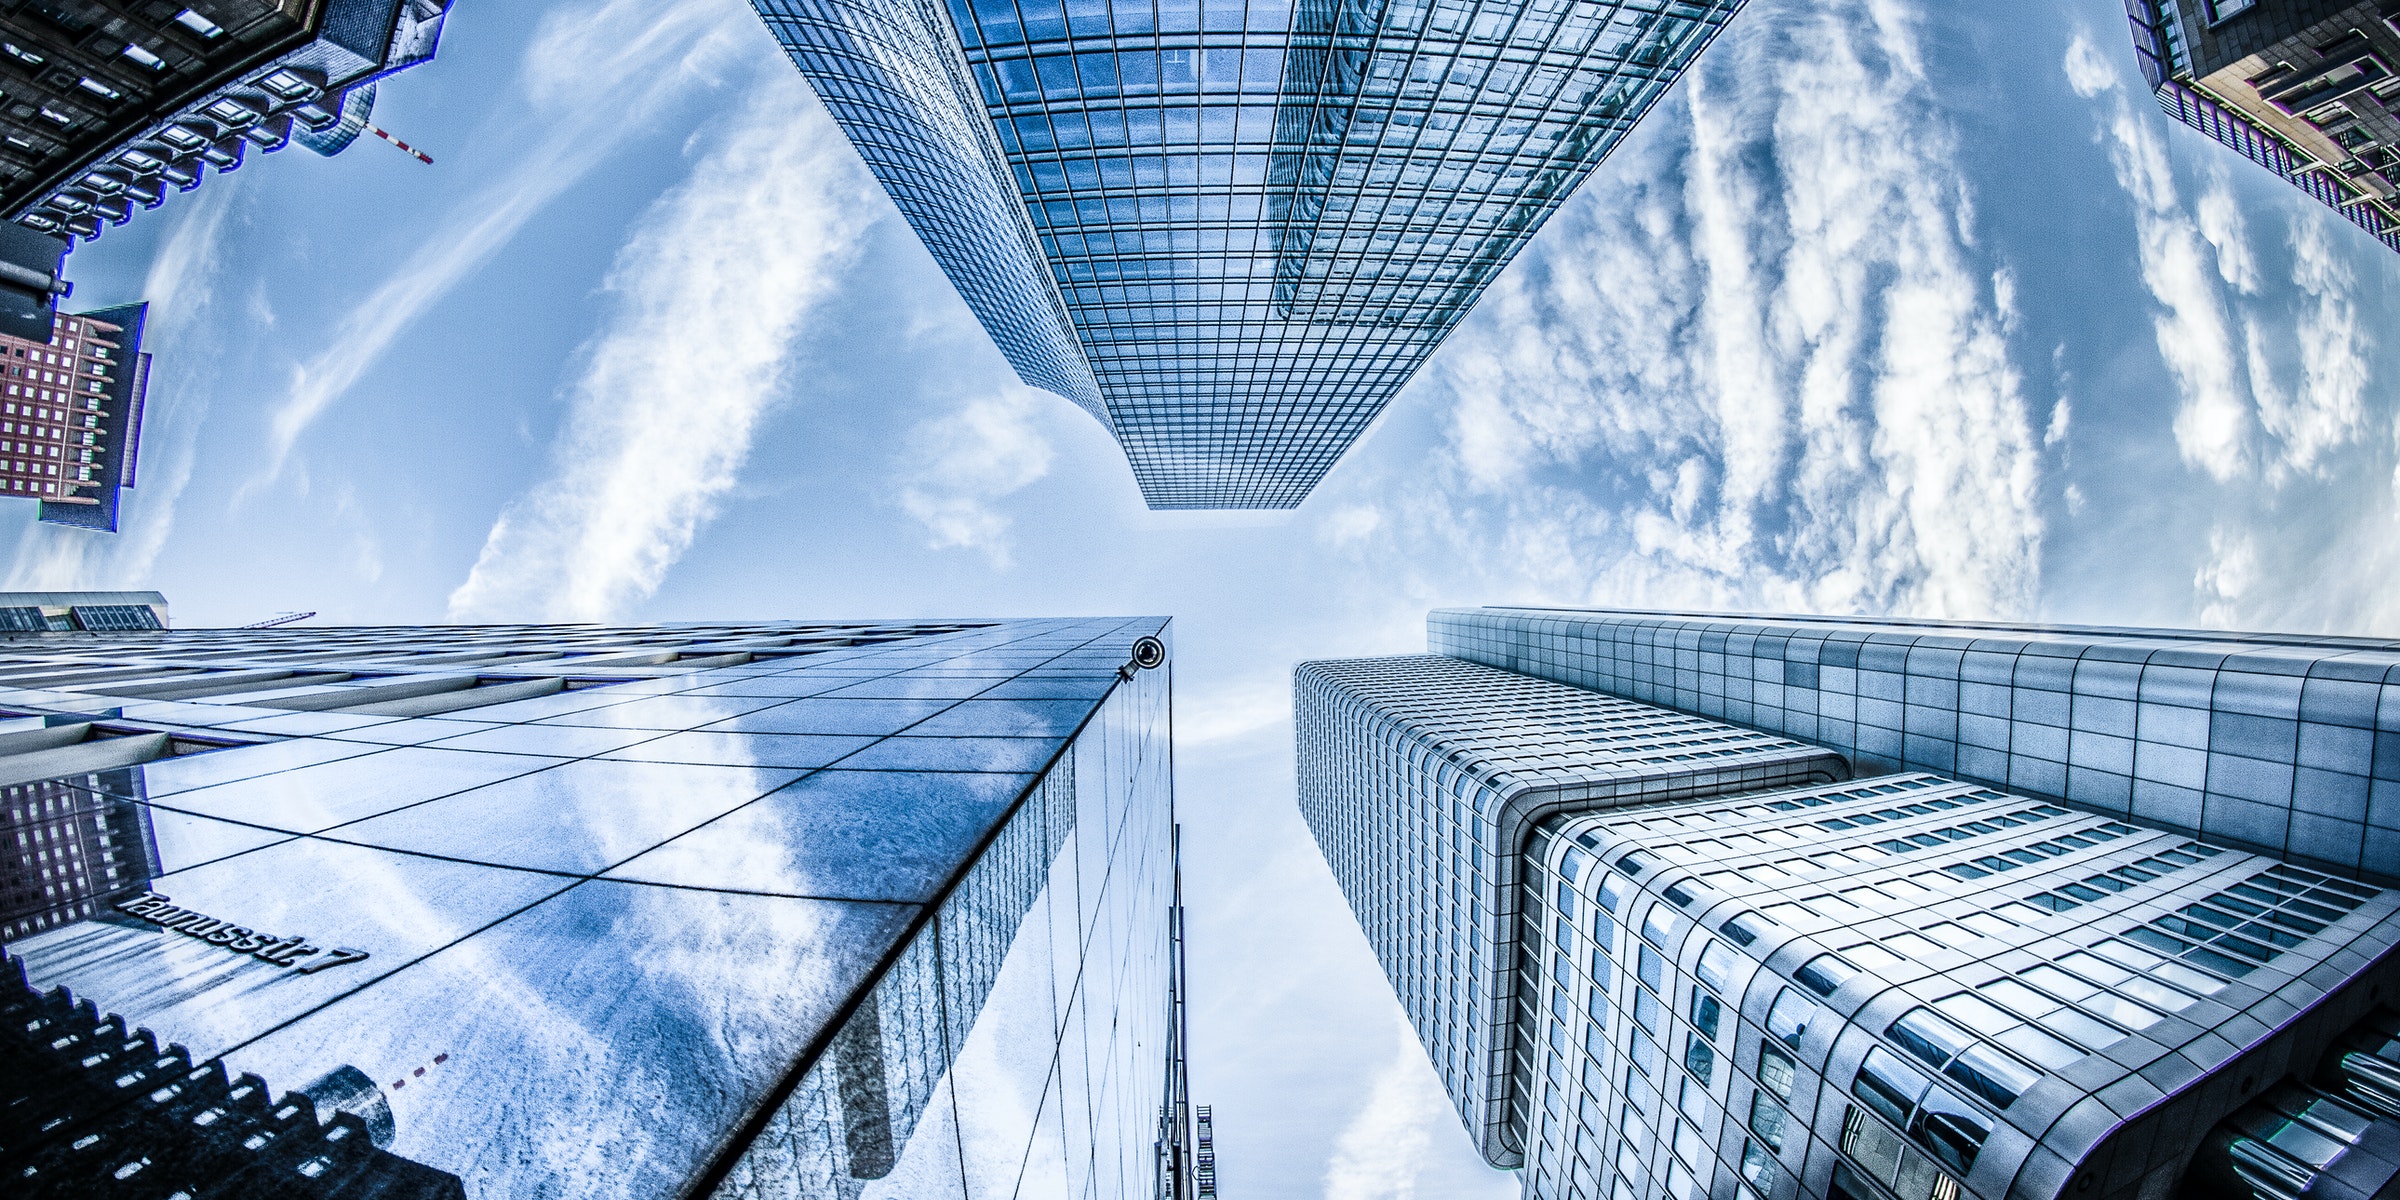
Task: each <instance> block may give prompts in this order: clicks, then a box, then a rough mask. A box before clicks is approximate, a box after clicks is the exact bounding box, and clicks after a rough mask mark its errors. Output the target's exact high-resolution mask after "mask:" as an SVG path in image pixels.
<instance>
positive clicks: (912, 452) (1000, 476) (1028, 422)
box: [898, 387, 1052, 568]
mask: <svg viewBox="0 0 2400 1200" xmlns="http://www.w3.org/2000/svg"><path fill="white" fill-rule="evenodd" d="M1046 397H1047V393H1044V392H1037V391H1034V390H1033V389H1031V388H1024V387H1017V388H1011V389H1009V390H1007V391H1003V392H1000V393H998V394H995V395H990V396H981V397H977V398H975V399H972V400H969V401H967V402H966V403H964V404H962V405H960V406H959V408H958V409H957V411H955V412H952V413H950V414H949V415H947V416H943V417H938V418H935V419H933V420H930V421H925V422H921V423H920V424H918V425H917V427H916V428H915V429H914V430H912V431H911V432H910V434H909V438H908V452H907V457H906V459H905V460H904V461H905V462H906V464H907V465H906V466H905V467H903V469H902V471H901V476H900V479H901V482H900V486H899V491H898V499H899V502H900V507H901V509H902V510H903V511H905V512H907V513H908V515H909V516H911V517H914V518H916V520H917V521H918V522H919V523H921V524H923V525H924V526H925V530H926V534H927V537H926V543H925V544H926V545H927V546H928V547H930V548H932V549H935V550H946V549H952V548H965V549H973V550H979V551H981V552H982V553H983V555H984V557H986V558H988V559H990V560H991V563H992V565H993V566H994V567H1000V568H1006V567H1007V566H1008V565H1009V562H1010V544H1009V526H1010V524H1011V522H1010V520H1009V518H1008V517H1007V516H1005V515H1003V514H1002V513H1000V512H999V511H997V510H996V509H995V508H994V507H993V502H994V501H997V500H999V499H1000V498H1001V497H1004V496H1007V495H1009V494H1011V493H1013V492H1015V491H1017V490H1018V489H1020V488H1023V487H1024V486H1026V485H1027V484H1030V483H1032V482H1033V481H1034V480H1037V479H1040V478H1041V477H1042V476H1044V475H1047V474H1049V473H1050V460H1051V457H1052V455H1051V449H1050V442H1049V439H1047V438H1045V437H1043V436H1042V433H1041V430H1040V429H1039V428H1037V427H1036V421H1037V420H1038V417H1039V413H1040V411H1041V406H1042V405H1044V404H1046V403H1048V402H1049V401H1048V400H1047V399H1046Z"/></svg>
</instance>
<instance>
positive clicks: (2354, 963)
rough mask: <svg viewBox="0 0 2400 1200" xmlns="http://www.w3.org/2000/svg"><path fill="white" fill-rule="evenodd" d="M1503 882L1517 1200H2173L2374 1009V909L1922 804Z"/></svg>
mask: <svg viewBox="0 0 2400 1200" xmlns="http://www.w3.org/2000/svg"><path fill="white" fill-rule="evenodd" d="M1777 833H1782V834H1785V835H1789V836H1790V837H1794V838H1796V839H1797V841H1796V842H1795V843H1787V844H1782V845H1778V844H1777V842H1778V841H1779V840H1780V839H1778V838H1777V837H1776V836H1775V835H1776V834H1777ZM1962 835H1963V836H1962ZM1910 839H1916V840H1915V841H1912V840H1910ZM1925 840H1932V841H1934V842H1935V844H1934V845H1932V846H1924V845H1920V844H1918V842H1921V841H1925ZM1796 847H1804V848H1805V849H1806V850H1808V851H1809V853H1808V854H1807V855H1806V856H1802V855H1799V854H1797V853H1795V849H1796ZM1526 855H1527V858H1528V859H1529V860H1530V864H1535V865H1529V866H1528V868H1527V869H1526V871H1525V875H1524V880H1525V890H1526V907H1527V910H1528V915H1529V916H1531V917H1533V918H1534V923H1535V924H1536V925H1538V927H1539V928H1540V929H1541V930H1542V931H1543V933H1544V934H1545V935H1546V937H1545V941H1544V943H1543V944H1542V948H1543V950H1545V951H1546V953H1535V954H1529V955H1527V956H1526V961H1525V963H1524V965H1523V966H1522V967H1521V969H1520V970H1521V977H1522V979H1523V981H1524V982H1523V984H1522V986H1524V987H1526V988H1528V989H1531V991H1532V995H1533V996H1534V997H1536V998H1537V1000H1536V1002H1535V1003H1534V1004H1532V1005H1530V1006H1520V1007H1519V1012H1520V1013H1527V1012H1530V1014H1531V1017H1530V1020H1531V1022H1532V1024H1533V1028H1532V1029H1531V1030H1530V1031H1529V1032H1531V1033H1532V1036H1531V1037H1530V1038H1528V1039H1527V1040H1528V1041H1529V1042H1530V1043H1531V1044H1533V1045H1534V1046H1535V1047H1537V1056H1538V1063H1537V1065H1535V1066H1534V1068H1533V1075H1534V1077H1535V1078H1536V1079H1538V1080H1541V1081H1542V1087H1543V1088H1544V1089H1545V1091H1544V1103H1543V1105H1542V1107H1541V1108H1540V1109H1538V1110H1537V1112H1538V1113H1539V1116H1538V1117H1537V1118H1535V1124H1534V1125H1533V1126H1532V1127H1531V1128H1529V1130H1528V1141H1529V1142H1530V1143H1532V1145H1533V1146H1534V1147H1535V1148H1534V1149H1533V1150H1532V1151H1530V1152H1529V1155H1528V1158H1529V1160H1530V1165H1531V1168H1532V1169H1531V1170H1530V1171H1529V1172H1528V1175H1527V1184H1528V1186H1527V1195H1529V1196H1539V1197H1567V1196H1588V1197H1597V1196H1608V1195H1631V1196H1637V1197H1638V1196H1657V1195H1661V1194H1663V1195H1665V1196H1667V1197H1669V1198H1671V1200H1699V1197H1702V1196H1710V1197H1715V1198H1717V1200H1731V1198H1734V1197H1754V1198H1757V1200H1784V1198H1786V1197H1798V1196H1836V1197H1845V1198H1847V1200H1888V1198H1890V1197H1897V1198H1898V1200H1950V1198H1952V1197H1956V1196H1958V1195H1961V1194H1965V1195H1970V1196H1978V1197H1991V1198H1993V1200H1998V1198H2000V1197H2052V1196H2088V1197H2093V1198H2094V1200H2120V1198H2127V1200H2129V1198H2131V1197H2135V1196H2158V1195H2168V1194H2173V1190H2174V1189H2175V1187H2176V1186H2177V1185H2178V1183H2179V1182H2180V1181H2182V1180H2183V1178H2184V1176H2185V1173H2186V1170H2187V1167H2189V1166H2190V1165H2191V1164H2192V1161H2193V1158H2194V1155H2195V1152H2196V1151H2197V1150H2198V1149H2199V1148H2200V1138H2199V1136H2198V1134H2199V1132H2200V1131H2202V1130H2206V1129H2208V1128H2210V1127H2211V1126H2213V1125H2216V1124H2217V1123H2218V1122H2219V1121H2222V1120H2224V1119H2226V1118H2227V1117H2228V1116H2231V1115H2233V1114H2234V1112H2235V1111H2236V1109H2237V1108H2238V1107H2239V1106H2240V1105H2241V1104H2242V1102H2243V1100H2244V1098H2245V1097H2246V1096H2248V1095H2250V1094H2254V1093H2256V1092H2258V1091H2259V1090H2261V1089H2260V1088H2259V1086H2258V1084H2259V1082H2260V1081H2262V1080H2273V1079H2277V1078H2280V1077H2282V1076H2284V1075H2285V1074H2286V1073H2288V1072H2294V1071H2297V1072H2299V1073H2301V1074H2303V1075H2305V1074H2307V1073H2308V1070H2309V1067H2308V1066H2307V1064H2310V1063H2313V1062H2314V1061H2315V1059H2316V1057H2317V1056H2318V1055H2319V1054H2321V1053H2322V1052H2323V1051H2324V1050H2325V1049H2326V1048H2327V1047H2328V1046H2329V1045H2330V1044H2331V1043H2332V1042H2333V1041H2334V1039H2335V1038H2336V1037H2338V1036H2339V1035H2340V1034H2341V1032H2342V1031H2344V1030H2346V1029H2348V1028H2349V1027H2350V1026H2352V1025H2353V1024H2355V1023H2357V1022H2359V1021H2360V1020H2361V1019H2363V1018H2366V1017H2367V1016H2368V1014H2369V1013H2370V1012H2371V1011H2372V1010H2373V1008H2374V1006H2375V999H2374V998H2373V996H2374V995H2376V994H2381V995H2384V996H2389V995H2391V994H2392V992H2393V989H2394V988H2395V987H2396V986H2400V956H2395V955H2394V954H2393V953H2392V948H2393V946H2394V943H2395V942H2396V941H2400V895H2396V894H2395V893H2392V892H2388V891H2379V890H2377V889H2374V888H2371V887H2367V886H2364V885H2360V884H2356V883H2351V882H2348V881H2344V880H2339V879H2334V878H2331V877H2328V876H2325V875H2321V874H2319V873H2316V872H2313V871H2307V870H2304V869H2300V868H2295V867H2290V866H2287V865H2285V864H2282V863H2278V862H2276V861H2275V860H2273V859H2270V858H2265V857H2262V856H2258V855H2251V854H2244V853H2241V852H2238V851H2224V850H2219V849H2217V848H2215V847H2210V846H2206V845H2203V844H2200V843H2197V842H2194V841H2191V840H2190V839H2187V838H2185V837H2183V836H2182V835H2179V834H2171V833H2165V832H2162V831H2157V830H2147V829H2142V828H2139V827H2137V826H2133V825H2129V824H2126V823H2123V822H2116V821H2110V820H2108V819H2106V818H2102V817H2093V816H2088V815H2085V814H2082V813H2077V812H2072V811H2069V810H2067V809H2064V808H2062V807H2060V806H2057V805H2054V804H2045V803H2042V802H2040V801H2035V800H2029V799H2026V798H2024V797H2019V796H2011V795H2007V794H2005V793H2002V792H1997V791H1994V790H1992V789H1989V788H1982V787H1977V786H1975V785H1971V784H1965V783H1958V782H1954V781H1950V780H1945V779H1941V778H1939V777H1936V776H1929V775H1920V774H1909V775H1900V776H1883V777H1878V778H1875V779H1870V780H1861V781H1858V782H1856V783H1853V784H1850V785H1848V786H1844V787H1840V788H1807V789H1796V790H1791V791H1783V792H1753V793H1747V794H1744V795H1742V796H1740V797H1738V798H1735V800H1734V801H1731V802H1726V803H1720V804H1713V805H1710V804H1698V803H1686V804H1677V805H1666V806H1646V807H1644V808H1641V809H1639V810H1636V811H1633V812H1627V813H1615V812H1610V813H1588V814H1581V815H1575V816H1569V817H1563V818H1559V819H1556V820H1554V821H1553V822H1551V823H1550V824H1549V825H1547V826H1545V827H1544V829H1543V830H1542V831H1541V832H1539V833H1537V834H1536V835H1535V837H1534V838H1533V839H1532V841H1531V842H1530V843H1529V845H1528V847H1527V850H1526ZM1829 856H1840V857H1842V858H1847V859H1848V860H1850V861H1847V862H1839V861H1837V862H1835V863H1833V864H1831V865H1826V864H1825V862H1824V860H1825V859H1826V858H1828V857H1829ZM1985 859H1996V860H1997V861H1998V862H2000V863H2004V864H2007V869H2005V870H1995V871H1986V870H1984V869H1983V868H1980V867H1977V866H1976V864H1977V863H1978V862H1980V861H1982V860H1985ZM2085 897H2089V898H2088V899H2086V898H2085ZM2278 904H2280V905H2281V907H2280V908H2278V907H2275V906H2277V905H2278ZM2262 906H2264V907H2266V908H2267V910H2268V913H2267V915H2263V916H2256V917H2252V918H2251V919H2250V921H2249V922H2248V924H2249V925H2251V926H2252V927H2253V929H2254V930H2255V929H2263V930H2265V931H2267V932H2266V933H2258V934H2250V933H2229V932H2223V931H2219V930H2218V929H2217V927H2216V926H2214V925H2207V924H2204V923H2203V922H2202V920H2201V919H2200V918H2196V917H2194V916H2191V915H2189V914H2191V913H2193V912H2194V911H2195V910H2199V911H2204V912H2206V913H2208V914H2212V916H2211V917H2210V918H2209V919H2211V920H2227V923H2229V924H2235V925H2237V927H2238V925H2239V924H2240V923H2241V915H2240V914H2241V913H2243V912H2247V911H2250V910H2256V909H2258V908H2260V907H2262ZM2303 913H2305V914H2306V915H2303ZM2195 928H2196V929H2201V930H2204V931H2207V932H2206V933H2204V934H2203V936H2211V935H2213V936H2214V937H2215V939H2216V940H2214V941H2195V940H2194V939H2193V938H2192V937H2190V936H2188V935H2189V932H2190V931H2191V930H2193V929H2195ZM2170 930H2171V931H2173V932H2170ZM2253 936H2255V937H2256V938H2257V939H2258V940H2252V937H2253ZM1530 944H1531V943H1530V942H1529V945H1530ZM2304 1015H2305V1016H2304ZM2245 1079H2247V1080H2249V1084H2248V1086H2247V1087H2245V1086H2244V1083H2243V1081H2244V1080H2245ZM1553 1096H1555V1097H1556V1102H1555V1103H1552V1102H1551V1099H1552V1097H1553ZM2393 1128H2394V1129H2395V1130H2400V1126H2394V1127H2393ZM2202 1174H2203V1175H2205V1172H2202ZM2206 1182H2208V1183H2213V1182H2215V1181H2214V1180H2208V1181H2206ZM2194 1186H2195V1187H2204V1186H2205V1184H2204V1183H2203V1182H2202V1181H2201V1180H2195V1181H2194ZM1620 1188H1622V1190H1620Z"/></svg>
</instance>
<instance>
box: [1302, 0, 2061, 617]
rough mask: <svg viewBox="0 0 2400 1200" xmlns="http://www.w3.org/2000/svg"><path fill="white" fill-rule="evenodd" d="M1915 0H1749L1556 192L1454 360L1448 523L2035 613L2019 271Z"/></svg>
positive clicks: (2035, 467)
mask: <svg viewBox="0 0 2400 1200" xmlns="http://www.w3.org/2000/svg"><path fill="white" fill-rule="evenodd" d="M1920 21H1921V18H1920V17H1919V16H1917V15H1915V14H1913V13H1912V12H1910V11H1907V10H1905V9H1904V7H1903V6H1900V5H1897V4H1892V3H1884V2H1880V0H1853V2H1850V3H1839V4H1833V5H1828V6H1819V7H1812V8H1809V9H1805V10H1802V9H1798V8H1793V9H1784V10H1777V9H1770V8H1761V7H1753V8H1752V9H1751V10H1750V11H1748V12H1746V13H1745V14H1744V16H1743V21H1742V23H1741V24H1740V25H1739V26H1737V28H1736V29H1735V30H1734V31H1733V32H1731V33H1729V34H1728V35H1727V36H1726V38H1725V39H1723V40H1722V41H1720V42H1719V44H1718V45H1717V46H1715V47H1713V48H1712V49H1711V50H1710V51H1709V52H1708V54H1707V55H1706V56H1705V57H1704V58H1703V60H1702V63H1701V65H1700V66H1699V67H1698V68H1696V69H1695V70H1694V71H1693V72H1692V73H1691V74H1690V75H1688V76H1687V77H1686V80H1685V83H1684V84H1683V88H1682V90H1681V91H1680V92H1679V93H1678V94H1677V97H1676V98H1670V102H1669V103H1667V104H1665V105H1662V106H1661V108H1660V110H1659V111H1658V112H1657V113H1655V114H1653V115H1652V116H1651V118H1650V119H1649V121H1648V123H1647V124H1646V126H1645V128H1644V130H1643V136H1638V137H1637V139H1636V145H1634V146H1630V147H1628V148H1627V149H1626V150H1624V151H1622V152H1620V153H1619V154H1618V155H1617V156H1615V158H1614V159H1612V161H1611V162H1610V163H1608V164H1606V165H1604V166H1603V168H1602V170H1601V173H1600V175H1599V176H1596V177H1595V180H1594V183H1593V185H1592V186H1590V187H1589V188H1587V189H1586V191H1585V192H1584V194H1582V195H1581V196H1579V197H1578V198H1577V199H1576V201H1575V202H1574V203H1573V204H1572V205H1570V206H1569V207H1568V208H1566V209H1565V210H1563V211H1562V212H1561V214H1560V216H1559V218H1558V219H1557V220H1556V221H1554V222H1553V224H1552V227H1551V228H1550V229H1549V230H1548V231H1546V232H1545V233H1544V234H1543V235H1542V239H1541V241H1540V242H1539V243H1537V246H1536V248H1535V251H1534V252H1533V253H1531V254H1529V255H1528V257H1527V259H1526V261H1524V262H1523V263H1521V264H1520V265H1519V267H1518V268H1517V269H1516V270H1514V271H1512V272H1511V273H1510V274H1509V275H1508V276H1507V277H1505V278H1504V280H1503V281H1502V283H1501V284H1500V286H1498V287H1496V288H1494V289H1493V291H1492V292H1491V294H1489V295H1488V296H1487V297H1486V298H1485V299H1484V301H1483V304H1482V306H1481V307H1480V309H1479V311H1478V312H1477V314H1476V316H1475V317H1474V318H1473V319H1472V320H1471V321H1470V322H1469V324H1468V325H1467V326H1465V327H1464V328H1462V330H1461V331H1460V333H1459V335H1458V336H1457V338H1456V339H1454V341H1453V343H1452V344H1451V345H1450V346H1449V347H1448V348H1447V349H1445V351H1444V352H1443V355H1442V357H1441V358H1440V359H1439V360H1438V370H1437V374H1436V381H1437V383H1438V385H1439V386H1440V387H1441V388H1442V390H1443V391H1445V392H1447V393H1448V394H1449V395H1450V397H1451V400H1452V404H1453V406H1454V408H1453V417H1452V422H1451V444H1452V447H1453V450H1454V452H1455V461H1456V464H1457V466H1458V468H1459V482H1460V484H1461V485H1462V489H1463V490H1464V492H1465V493H1466V496H1464V497H1462V498H1461V499H1462V500H1464V501H1465V502H1467V503H1469V504H1471V505H1473V504H1479V505H1480V506H1481V508H1482V510H1483V517H1482V519H1480V520H1470V521H1468V522H1467V524H1466V525H1465V526H1463V527H1456V528H1453V529H1452V531H1451V534H1450V536H1460V537H1481V538H1486V539H1496V540H1498V541H1499V542H1500V543H1501V544H1502V545H1503V546H1504V547H1507V548H1508V549H1509V550H1510V551H1511V557H1512V558H1513V559H1514V561H1515V569H1514V570H1513V572H1510V573H1511V574H1513V575H1515V576H1516V586H1518V587H1520V588H1524V587H1530V588H1532V589H1534V590H1536V591H1539V592H1542V593H1544V594H1546V595H1548V596H1550V597H1551V598H1555V599H1560V600H1578V601H1608V600H1612V599H1613V600H1618V601H1631V600H1636V599H1638V600H1640V601H1642V602H1646V603H1653V604H1670V603H1679V604H1696V605H1699V604H1705V605H1717V606H1728V605H1730V606H1768V607H1776V608H1786V609H1804V610H1830V611H1848V610H1866V609H1891V610H1896V611H1909V612H1915V613H1919V614H1923V615H1927V616H1936V615H1951V616H1980V615H1986V614H1993V613H2013V612H2023V611H2026V610H2028V609H2030V607H2031V606H2032V604H2033V603H2034V599H2035V595H2036V590H2037V587H2038V582H2039V570H2038V550H2039V546H2040V541H2041V536H2042V520H2041V517H2040V515H2039V497H2038V495H2037V491H2038V487H2039V484H2040V478H2041V459H2040V454H2041V447H2040V443H2039V439H2038V437H2037V435H2036V433H2035V431H2034V422H2033V419H2032V416H2031V414H2030V411H2029V405H2028V402H2027V400H2026V397H2025V394H2024V386H2023V383H2022V381H2021V379H2020V378H2019V375H2018V371H2017V368H2016V367H2015V366H2014V364H2013V360H2012V355H2013V353H2014V351H2013V348H2012V337H2013V335H2014V321H2015V312H2014V300H2013V295H2012V292H2013V285H2012V281H2011V280H2010V278H2009V277H2008V275H2007V273H2006V272H2005V271H2004V270H2002V269H1999V268H1997V267H1995V266H1993V265H1991V264H1990V263H1988V262H1987V261H1986V256H1985V255H1984V254H1983V253H1982V252H1981V251H1980V250H1979V248H1978V247H1977V245H1976V241H1975V234H1974V228H1975V224H1974V212H1973V197H1972V195H1971V194H1970V192H1969V189H1968V188H1967V186H1966V184H1965V183H1964V181H1963V173H1962V171H1961V166H1960V161H1959V160H1960V148H1959V140H1958V136H1957V134H1956V133H1955V132H1954V131H1953V130H1952V129H1951V128H1950V127H1949V125H1948V124H1947V123H1946V122H1945V120H1944V119H1943V118H1942V117H1941V116H1940V115H1939V112H1940V108H1939V106H1938V105H1937V104H1936V100H1937V96H1936V94H1935V89H1934V84H1933V81H1932V80H1930V79H1929V78H1928V76H1927V74H1926V68H1925V65H1924V62H1923V57H1922V53H1921V46H1920V43H1921V41H1922V40H1923V38H1924V36H1925V34H1924V31H1923V30H1922V29H1920V28H1919V25H1920ZM1678 98H1679V99H1680V103H1678V102H1677V100H1678ZM1687 106H1688V112H1683V111H1677V109H1678V108H1681V107H1687ZM1448 503H1450V501H1448V500H1447V499H1445V501H1444V504H1448ZM1350 520H1351V522H1352V524H1353V526H1354V527H1355V524H1356V519H1355V518H1350ZM1444 520H1446V519H1445V518H1439V517H1433V516H1430V515H1424V514H1421V515H1420V522H1421V523H1428V524H1440V523H1442V522H1443V521H1444Z"/></svg>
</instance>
